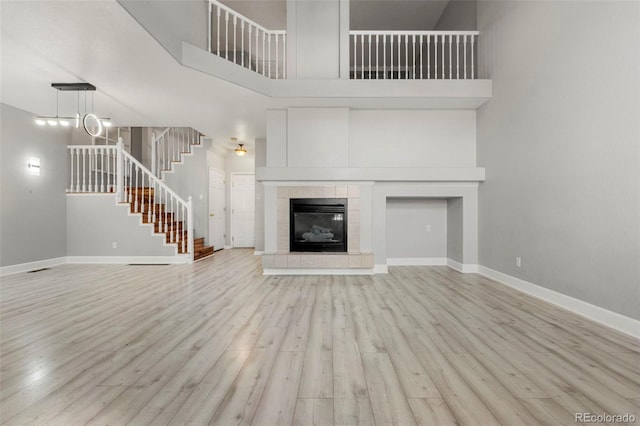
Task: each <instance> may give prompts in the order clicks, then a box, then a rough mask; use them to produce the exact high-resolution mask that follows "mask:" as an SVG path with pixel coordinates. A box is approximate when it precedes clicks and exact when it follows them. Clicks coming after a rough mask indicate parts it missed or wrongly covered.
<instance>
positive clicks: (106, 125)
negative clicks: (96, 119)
mask: <svg viewBox="0 0 640 426" xmlns="http://www.w3.org/2000/svg"><path fill="white" fill-rule="evenodd" d="M102 125H103V126H104V127H111V122H110V121H109V120H102Z"/></svg>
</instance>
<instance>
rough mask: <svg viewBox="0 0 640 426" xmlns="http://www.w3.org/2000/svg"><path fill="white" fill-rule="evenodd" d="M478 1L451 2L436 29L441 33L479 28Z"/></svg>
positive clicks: (459, 0) (457, 0)
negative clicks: (477, 19)
mask: <svg viewBox="0 0 640 426" xmlns="http://www.w3.org/2000/svg"><path fill="white" fill-rule="evenodd" d="M476 9H477V1H476V0H450V1H449V3H447V7H445V8H444V11H443V12H442V15H440V19H439V20H438V23H437V24H436V27H435V29H436V30H439V31H454V30H459V31H470V30H475V29H476V28H477V21H476V18H477V16H476V15H477V14H476Z"/></svg>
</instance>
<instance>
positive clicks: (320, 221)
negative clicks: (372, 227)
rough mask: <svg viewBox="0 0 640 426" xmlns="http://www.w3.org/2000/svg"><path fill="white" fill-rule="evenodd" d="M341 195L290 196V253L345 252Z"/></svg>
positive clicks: (344, 216) (345, 222)
mask: <svg viewBox="0 0 640 426" xmlns="http://www.w3.org/2000/svg"><path fill="white" fill-rule="evenodd" d="M346 205H347V200H346V199H345V198H292V199H291V201H290V235H289V243H290V244H289V246H290V250H291V251H292V252H305V251H308V252H323V251H324V252H346V251H347V209H346Z"/></svg>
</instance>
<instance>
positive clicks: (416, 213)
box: [386, 198, 447, 258]
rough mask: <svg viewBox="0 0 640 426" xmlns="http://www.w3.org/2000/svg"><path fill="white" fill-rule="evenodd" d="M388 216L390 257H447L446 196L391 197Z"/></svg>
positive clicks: (388, 200)
mask: <svg viewBox="0 0 640 426" xmlns="http://www.w3.org/2000/svg"><path fill="white" fill-rule="evenodd" d="M386 220H387V230H386V232H387V258H433V257H439V258H444V257H447V200H441V199H428V198H388V199H387V218H386ZM426 225H430V226H431V231H429V232H427V231H426Z"/></svg>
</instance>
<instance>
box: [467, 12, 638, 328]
mask: <svg viewBox="0 0 640 426" xmlns="http://www.w3.org/2000/svg"><path fill="white" fill-rule="evenodd" d="M639 20H640V3H638V2H622V1H617V2H610V1H600V2H598V1H593V2H533V1H523V2H513V1H480V2H479V3H478V29H479V31H480V33H481V35H482V36H481V38H480V41H479V53H478V58H479V61H480V72H481V75H482V76H485V77H488V78H491V79H492V80H493V99H491V100H490V101H489V102H488V103H487V104H485V105H484V106H483V107H481V108H480V109H479V111H478V163H479V166H481V167H486V170H487V180H486V181H485V182H484V183H483V184H481V185H480V194H479V195H480V205H479V220H480V235H479V239H480V263H481V264H482V265H483V266H486V267H489V268H492V269H495V270H498V271H500V272H503V273H506V274H509V275H512V276H515V277H518V278H521V279H523V280H526V281H529V282H532V283H534V284H537V285H540V286H543V287H546V288H549V289H551V290H554V291H557V292H560V293H563V294H566V295H568V296H572V297H575V298H577V299H580V300H583V301H586V302H588V303H592V304H595V305H597V306H601V307H603V308H605V309H609V310H612V311H614V312H618V313H620V314H623V315H627V316H629V317H632V318H636V319H640V284H639V283H640V262H639V259H640V220H639V218H640V202H639V197H640V195H639V194H640V151H639V150H640V143H639V141H640V120H639V119H638V117H640V68H639V65H640V62H639V60H638V52H640V26H639V25H638V22H639ZM515 256H520V257H521V258H522V267H521V268H517V267H516V266H515Z"/></svg>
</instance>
